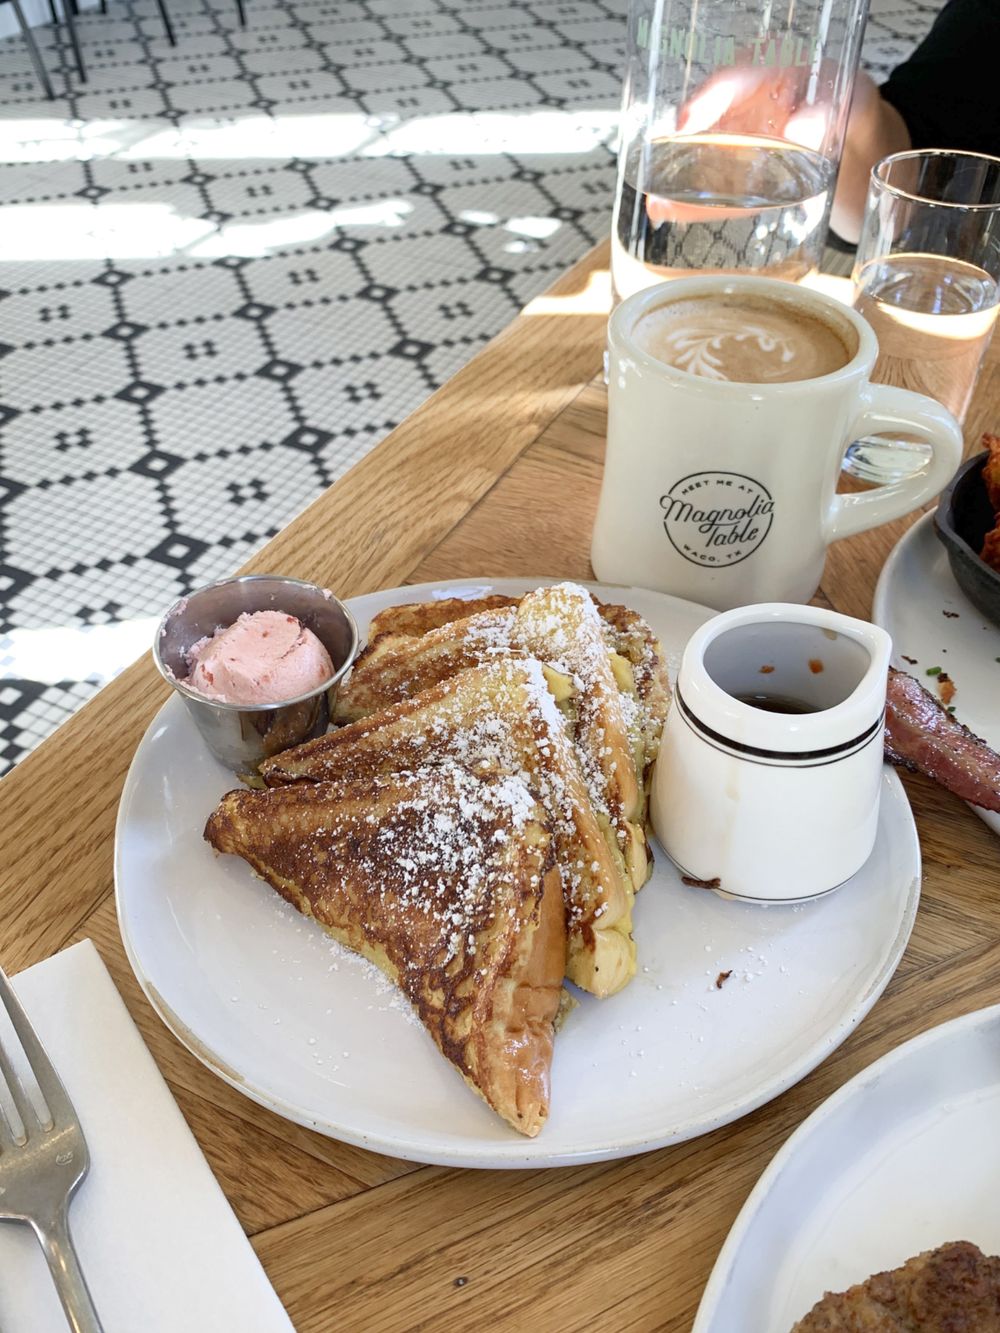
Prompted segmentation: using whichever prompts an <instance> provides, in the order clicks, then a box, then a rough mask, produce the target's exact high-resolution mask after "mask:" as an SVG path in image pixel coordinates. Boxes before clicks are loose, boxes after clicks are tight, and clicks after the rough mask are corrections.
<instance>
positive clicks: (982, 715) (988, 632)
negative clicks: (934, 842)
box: [872, 514, 1000, 833]
mask: <svg viewBox="0 0 1000 1333" xmlns="http://www.w3.org/2000/svg"><path fill="white" fill-rule="evenodd" d="M872 619H873V620H874V621H875V624H876V625H881V626H882V628H883V629H884V630H887V631H888V632H889V634H891V635H892V649H893V653H892V664H893V666H896V667H899V668H900V670H901V671H909V672H910V674H911V675H913V676H916V677H917V679H918V680H919V681H920V683H921V685H925V686H926V687H927V688H928V689H929V690H931V691H933V688H934V680H933V677H930V676H928V675H927V674H926V673H927V671H928V669H929V668H931V667H941V668H942V670H944V671H947V673H948V675H949V676H951V678H952V680H953V681H954V682H955V698H954V700H953V702H954V705H955V716H956V717H957V718H958V720H959V721H960V722H964V723H965V725H966V726H967V727H968V728H969V730H970V731H974V732H975V733H976V735H977V736H981V737H982V738H983V740H984V741H987V742H988V743H989V744H990V745H992V747H993V748H994V750H1000V629H998V628H997V627H996V625H994V624H992V623H991V622H990V621H989V620H986V619H985V618H984V617H983V616H982V615H981V614H980V613H979V612H978V611H977V610H976V608H975V607H974V606H973V605H972V603H971V602H970V601H969V599H968V598H967V597H966V595H965V593H964V592H963V591H962V589H961V588H960V587H959V586H958V584H957V583H956V582H955V579H954V576H953V575H952V572H951V566H950V565H949V564H948V553H947V552H946V551H945V549H944V547H943V546H942V545H941V543H940V542H939V541H938V539H937V538H936V537H935V535H934V515H933V514H925V515H924V517H923V518H921V519H919V520H918V521H917V522H916V523H914V525H913V527H912V528H910V529H909V530H908V531H907V532H905V533H904V534H903V536H902V537H901V538H900V539H899V541H898V542H897V543H896V545H895V546H894V547H893V550H892V552H891V554H890V555H889V559H888V560H887V561H886V562H885V566H884V567H883V569H882V573H881V575H880V577H879V581H878V584H877V586H876V588H875V601H874V603H873V604H872ZM910 658H914V659H916V660H915V661H910V660H909V659H910ZM970 808H971V809H972V810H974V811H975V812H976V814H977V815H978V816H979V817H980V819H983V820H985V821H986V823H987V824H989V826H990V828H991V829H993V831H994V832H995V833H1000V815H998V814H996V813H994V812H993V811H991V810H981V809H980V808H979V806H976V805H974V806H971V807H970Z"/></svg>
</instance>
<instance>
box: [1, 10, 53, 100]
mask: <svg viewBox="0 0 1000 1333" xmlns="http://www.w3.org/2000/svg"><path fill="white" fill-rule="evenodd" d="M11 2H12V4H13V6H14V13H15V15H16V16H17V21H18V24H19V25H20V28H21V32H22V34H23V36H24V41H25V45H26V46H27V48H28V54H29V55H30V56H31V63H32V64H33V65H34V67H35V73H36V74H37V75H38V81H39V83H40V84H41V85H42V87H43V88H44V89H45V96H46V97H47V98H48V99H49V101H50V102H53V101H55V96H56V95H55V93H54V92H53V91H52V82H51V80H50V79H49V72H48V70H47V69H46V68H45V64H44V62H43V60H42V56H41V52H40V51H39V49H38V46H37V44H36V42H35V38H34V35H33V34H32V31H31V27H30V25H29V23H28V21H27V19H25V17H24V11H23V10H22V9H21V4H20V0H11Z"/></svg>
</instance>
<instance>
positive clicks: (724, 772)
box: [650, 603, 892, 902]
mask: <svg viewBox="0 0 1000 1333" xmlns="http://www.w3.org/2000/svg"><path fill="white" fill-rule="evenodd" d="M891 648H892V641H891V640H890V638H889V636H888V634H886V632H885V631H884V630H882V629H879V628H878V627H877V626H875V625H869V624H866V623H865V622H864V621H861V620H852V619H851V618H850V617H848V616H842V615H839V614H838V613H837V612H835V611H827V610H825V609H823V608H821V607H816V606H797V605H788V604H766V603H765V604H764V605H757V606H746V607H741V608H739V609H738V610H736V611H726V612H724V613H723V614H722V615H718V616H715V617H714V618H713V619H712V620H709V621H708V622H706V624H704V625H702V626H701V628H700V629H698V630H696V631H695V632H694V634H693V635H692V636H691V638H690V639H689V641H688V644H687V646H686V648H685V649H684V656H683V658H682V660H681V667H680V672H679V673H678V677H677V686H676V689H675V691H674V697H673V701H672V703H671V706H670V712H669V713H668V714H667V722H666V726H665V727H664V731H663V740H662V743H661V746H660V754H659V758H658V759H657V761H656V767H655V769H654V772H653V786H652V791H651V795H650V821H651V823H652V825H653V830H654V832H655V833H656V835H657V837H658V838H659V839H660V841H661V842H662V843H663V846H664V847H665V849H666V851H667V852H668V853H669V855H670V857H671V858H672V859H673V860H674V862H675V863H676V864H677V865H678V866H679V867H680V869H681V871H682V872H683V874H685V875H686V876H687V877H688V880H689V882H694V883H696V884H697V885H701V886H704V887H705V888H713V889H718V890H720V891H721V892H722V893H724V894H728V895H731V896H732V897H736V898H745V899H749V900H751V901H754V902H799V901H802V900H804V899H807V898H814V897H817V896H819V895H820V894H824V893H829V892H830V890H831V889H834V888H837V887H838V885H840V884H842V883H844V881H845V880H848V879H850V877H851V876H852V875H854V874H855V873H856V872H857V871H858V870H860V869H861V867H862V866H863V865H864V863H865V862H866V861H867V860H868V857H869V856H870V855H871V851H872V848H873V847H874V845H875V836H876V833H877V830H878V809H879V794H880V791H881V785H882V768H883V756H882V745H883V732H884V729H885V691H886V681H887V677H888V670H889V654H890V651H891ZM749 699H755V700H756V701H757V702H756V703H751V702H748V700H749ZM794 706H797V707H799V708H802V709H808V710H810V711H773V710H781V709H785V710H791V709H792V708H793V707H794Z"/></svg>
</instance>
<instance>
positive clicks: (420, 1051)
mask: <svg viewBox="0 0 1000 1333" xmlns="http://www.w3.org/2000/svg"><path fill="white" fill-rule="evenodd" d="M543 582H545V580H541V579H538V580H530V581H529V580H497V581H496V582H492V583H478V584H473V583H471V582H464V583H461V584H455V585H451V586H447V587H444V586H440V585H438V586H425V587H410V588H398V589H393V590H392V591H389V592H383V593H378V594H376V595H373V596H370V597H361V598H358V599H356V600H355V601H354V602H352V603H351V609H352V610H353V612H354V614H355V616H356V617H357V620H358V625H359V629H360V630H361V632H362V635H364V632H365V630H366V628H367V625H368V623H369V620H370V619H371V617H372V616H373V615H374V614H375V612H376V611H379V610H381V609H382V608H383V607H386V606H390V605H392V604H393V603H397V602H401V601H415V600H426V599H427V598H429V597H432V596H435V595H439V596H452V595H456V594H457V593H463V594H465V595H469V596H471V595H473V594H475V593H479V592H485V591H488V590H491V589H492V590H496V591H500V592H509V593H514V594H520V593H522V592H524V591H526V590H527V589H528V588H531V587H536V586H538V585H539V584H540V583H543ZM596 590H597V591H598V592H602V591H603V595H604V596H606V597H608V598H611V599H613V600H616V601H624V602H626V603H628V605H630V606H633V607H635V608H636V610H638V611H640V612H641V613H642V614H643V615H645V616H646V617H647V618H648V619H649V621H650V623H651V624H652V625H653V627H654V629H655V630H656V632H657V633H658V634H659V635H660V637H661V639H662V642H663V644H664V647H665V648H666V650H667V652H668V654H669V656H670V660H671V664H672V666H673V667H674V668H676V665H677V662H678V659H679V655H680V653H681V651H682V649H683V646H684V644H685V642H686V641H687V639H688V637H689V636H690V634H691V633H692V632H693V630H694V629H695V628H696V627H697V626H698V625H699V624H701V623H702V622H703V621H704V620H705V619H706V618H707V617H708V616H709V615H710V614H711V613H710V612H708V611H706V610H705V609H704V608H702V607H696V606H692V605H691V604H689V603H686V602H680V601H677V600H675V599H673V598H670V597H665V596H662V595H660V594H656V593H651V592H645V591H642V590H638V589H624V588H610V589H605V590H601V589H600V588H598V589H596ZM234 785H235V784H234V780H233V778H232V776H231V774H229V773H228V772H227V771H226V770H225V769H223V768H222V767H220V766H219V765H218V764H217V763H216V761H215V760H214V759H213V758H212V757H211V756H210V755H209V754H208V752H207V751H206V750H205V748H204V746H203V745H202V744H201V743H200V740H199V738H198V736H197V734H196V733H195V731H194V729H193V727H192V725H191V724H190V723H189V721H188V718H187V714H186V712H185V710H184V707H183V704H182V702H181V700H180V699H177V698H175V699H172V700H171V701H170V702H169V703H168V704H166V705H165V706H164V708H163V709H162V710H161V711H160V713H159V714H158V716H157V717H156V718H155V720H154V721H153V723H152V725H151V726H150V728H149V730H148V732H147V733H146V735H145V737H144V739H143V741H142V743H141V744H140V746H139V748H138V750H137V751H136V755H135V759H134V760H133V763H132V768H131V771H130V773H129V775H128V779H127V781H126V784H125V790H124V793H123V795H122V802H121V809H120V812H119V817H118V829H117V845H116V860H115V875H116V888H117V902H118V917H119V922H120V924H121V931H122V936H123V938H124V941H125V948H126V950H127V952H128V956H129V960H130V962H131V964H132V966H133V968H134V969H135V973H136V976H137V977H138V978H139V981H140V983H141V984H142V986H143V988H144V990H145V992H146V994H147V996H148V997H149V999H150V1001H151V1002H152V1004H153V1006H154V1007H155V1008H156V1009H157V1011H158V1012H159V1014H160V1016H161V1017H162V1018H163V1020H164V1022H166V1024H167V1026H168V1027H170V1028H171V1030H172V1031H173V1032H174V1033H175V1034H176V1035H177V1036H178V1037H179V1038H180V1040H181V1041H182V1042H184V1044H185V1045H186V1046H188V1047H189V1049H190V1050H192V1051H193V1052H194V1053H195V1054H196V1055H197V1056H198V1057H199V1058H200V1059H201V1060H203V1061H204V1062H205V1063H206V1064H207V1065H208V1066H209V1067H210V1068H211V1069H214V1070H215V1071H216V1072H217V1073H218V1074H219V1075H220V1076H221V1077H222V1078H224V1079H226V1080H227V1081H228V1082H230V1083H232V1084H233V1085H234V1086H235V1087H238V1088H239V1089H240V1090H241V1091H242V1092H245V1093H246V1094H247V1095H248V1096H249V1097H252V1098H254V1099H255V1100H256V1101H259V1102H261V1103H263V1104H264V1105H265V1106H269V1107H271V1108H272V1109H273V1110H276V1111H277V1112H278V1113H279V1114H281V1115H285V1116H287V1117H289V1118H290V1119H292V1120H296V1121H299V1122H300V1123H302V1124H305V1125H309V1126H310V1127H312V1128H315V1129H318V1130H320V1131H321V1132H323V1133H325V1134H330V1135H333V1136H334V1137H336V1138H341V1139H345V1140H347V1141H348V1142H351V1143H357V1144H360V1145H361V1146H363V1147H366V1148H371V1149H374V1150H376V1151H379V1152H387V1153H391V1154H393V1155H395V1156H398V1157H407V1158H413V1159H416V1160H418V1161H426V1162H440V1163H446V1164H457V1165H462V1166H481V1167H503V1166H506V1167H515V1166H525V1167H526V1166H558V1165H562V1164H566V1163H570V1162H582V1161H596V1160H601V1159H603V1158H609V1157H618V1156H626V1155H628V1154H630V1153H635V1152H641V1151H644V1150H646V1149H649V1148H656V1147H660V1146H661V1145H663V1144H666V1143H673V1142H678V1141H680V1140H682V1139H687V1138H691V1137H692V1136H694V1135H696V1134H701V1133H704V1132H705V1131H707V1130H710V1129H713V1128H715V1127H716V1126H717V1125H721V1124H724V1123H726V1122H727V1121H730V1120H734V1119H736V1117H738V1116H741V1115H744V1114H746V1112H748V1111H750V1110H752V1109H754V1108H755V1107H757V1106H760V1105H761V1104H762V1103H763V1102H766V1101H768V1100H770V1099H771V1098H772V1097H775V1096H777V1095H778V1093H780V1092H783V1091H784V1089H785V1088H787V1087H789V1086H790V1085H791V1084H793V1083H795V1082H796V1081H797V1080H798V1079H801V1078H802V1077H803V1076H804V1075H805V1074H806V1073H808V1072H809V1070H811V1069H812V1068H814V1066H815V1065H817V1064H818V1063H819V1061H820V1060H822V1059H823V1058H824V1057H825V1056H826V1055H828V1054H829V1053H830V1051H832V1050H833V1049H834V1048H835V1047H836V1046H838V1045H839V1044H840V1043H841V1042H842V1041H843V1040H844V1039H845V1037H847V1035H848V1034H849V1033H850V1031H851V1029H852V1028H853V1027H854V1025H855V1024H856V1023H858V1022H859V1020H860V1019H861V1018H862V1017H863V1016H864V1014H865V1013H867V1011H868V1010H869V1008H870V1007H871V1006H872V1004H874V1002H875V1000H876V999H877V997H878V996H879V995H880V994H881V992H882V990H883V988H884V987H885V985H886V983H887V982H888V980H889V977H890V976H891V975H892V972H893V970H894V969H895V966H896V963H897V962H898V960H899V957H900V955H901V954H902V951H903V949H904V947H905V945H906V941H907V938H908V937H909V933H910V928H911V926H912V923H913V917H914V913H915V911H916V906H917V899H918V896H919V882H920V851H919V846H918V843H917V836H916V830H915V828H914V825H913V818H912V816H911V814H910V808H909V805H908V804H907V801H906V798H905V796H904V794H903V791H902V787H901V785H900V783H899V781H898V779H897V778H896V776H895V775H894V774H892V773H890V772H889V771H888V770H887V771H886V774H885V782H884V786H883V791H882V805H881V810H882V813H881V817H880V823H879V835H878V841H877V844H876V847H875V851H874V852H873V854H872V857H871V860H870V861H869V863H868V865H867V866H866V867H865V868H864V869H863V870H862V871H861V872H860V873H859V874H858V875H857V876H856V877H855V878H854V880H852V881H851V882H850V883H849V884H847V885H845V886H844V887H843V888H841V889H839V890H838V891H837V892H836V893H834V894H831V895H830V896H829V897H827V898H823V899H821V900H819V901H817V902H814V903H809V904H806V905H802V906H790V905H788V906H772V907H760V906H755V905H753V904H741V903H735V902H727V901H724V900H723V899H721V898H719V897H717V896H716V895H714V894H712V893H707V892H706V891H705V890H703V889H693V888H687V887H685V886H683V885H682V884H681V883H680V880H679V877H678V875H677V873H676V871H675V870H674V869H673V867H672V866H671V865H670V863H669V862H668V861H667V858H666V856H665V854H664V853H663V852H662V851H660V850H657V851H656V858H657V860H656V869H655V872H654V877H653V879H652V880H651V882H650V883H649V884H648V885H647V886H646V887H645V888H644V889H643V891H642V893H641V894H640V895H639V900H638V903H637V905H636V913H635V933H636V938H637V941H638V956H639V969H638V975H637V976H636V978H635V980H634V981H633V982H632V983H631V984H630V985H629V986H628V987H626V989H625V990H624V991H622V992H621V994H619V995H616V996H614V997H612V998H611V999H608V1000H604V1001H598V1000H595V999H593V998H592V997H591V996H586V995H585V996H582V997H581V1003H580V1007H579V1008H578V1009H577V1010H575V1011H574V1012H573V1013H572V1014H571V1015H570V1018H569V1020H568V1021H567V1023H566V1025H565V1028H564V1029H563V1030H562V1031H561V1032H560V1034H559V1038H558V1041H557V1042H556V1053H555V1062H554V1067H553V1076H552V1113H551V1115H550V1118H549V1121H548V1123H547V1124H546V1126H545V1128H544V1129H543V1130H542V1132H541V1134H540V1135H539V1137H538V1138H537V1139H534V1140H527V1139H524V1138H522V1137H521V1136H520V1135H518V1134H516V1133H515V1132H514V1131H513V1130H510V1129H508V1128H507V1127H506V1126H505V1125H503V1124H502V1123H501V1122H500V1121H499V1120H498V1119H497V1118H496V1117H495V1116H494V1115H493V1113H492V1112H491V1111H490V1110H488V1108H487V1107H486V1106H485V1105H483V1104H482V1103H481V1102H480V1101H479V1100H478V1098H476V1097H475V1096H474V1095H473V1094H472V1093H471V1092H469V1091H468V1090H467V1089H466V1088H465V1087H464V1085H463V1084H462V1082H461V1081H460V1079H459V1077H458V1075H457V1073H456V1072H455V1070H454V1069H452V1068H451V1067H450V1066H449V1065H448V1064H447V1062H446V1061H445V1060H443V1059H442V1058H441V1056H440V1055H439V1053H438V1052H437V1050H436V1048H435V1047H434V1045H433V1043H432V1042H431V1039H430V1037H429V1036H427V1035H426V1034H425V1033H424V1031H423V1030H422V1028H420V1027H418V1026H415V1024H414V1022H413V1020H412V1019H411V1018H410V1016H409V1014H408V1012H407V1011H406V1006H405V1005H404V1004H403V1002H402V1001H401V1000H400V999H399V998H398V996H397V994H396V992H395V991H394V990H393V988H392V987H390V986H389V985H388V984H387V983H386V982H384V981H383V980H382V979H381V978H380V977H378V974H377V973H373V969H372V968H370V967H369V966H368V965H367V964H365V963H364V962H362V961H361V960H360V959H357V958H355V957H354V956H353V955H350V954H348V953H346V952H345V951H344V950H343V949H341V948H340V947H339V946H338V945H336V944H333V943H331V942H330V940H329V939H328V938H327V937H326V936H325V935H324V934H323V933H322V931H321V930H320V929H319V927H317V926H316V925H315V924H314V923H312V922H309V921H307V920H305V919H304V918H302V917H300V916H299V915H298V914H297V913H296V912H295V911H294V910H293V909H291V908H290V907H287V906H286V905H285V904H284V903H283V902H282V900H281V899H279V898H278V896H277V894H275V893H273V892H272V890H271V889H269V888H268V887H267V885H266V884H264V883H262V882H261V881H260V880H257V879H255V878H254V877H253V876H252V875H251V873H250V871H249V869H248V868H247V866H246V865H245V864H244V863H243V862H242V861H240V860H238V859H237V858H236V857H219V856H216V855H215V854H214V853H213V852H212V851H211V849H210V848H209V846H208V845H207V844H206V843H205V842H203V841H202V837H201V831H202V827H203V825H204V823H205V819H206V817H207V816H208V814H209V813H210V812H211V810H212V809H213V808H214V806H215V804H216V802H217V801H218V799H219V797H220V796H221V795H222V794H223V792H225V791H227V790H229V789H230V788H231V787H233V786H234ZM729 970H731V971H732V976H731V977H730V978H729V980H728V981H727V982H726V983H725V985H724V986H723V987H722V988H721V989H717V988H716V985H715V981H716V978H717V977H718V976H719V974H720V972H724V971H729Z"/></svg>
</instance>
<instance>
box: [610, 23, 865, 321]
mask: <svg viewBox="0 0 1000 1333" xmlns="http://www.w3.org/2000/svg"><path fill="white" fill-rule="evenodd" d="M867 9H868V0H761V3H759V4H758V3H749V2H748V0H631V4H630V8H629V29H628V52H629V54H628V63H627V68H626V75H625V89H624V96H623V103H622V121H621V147H620V151H619V159H618V188H617V192H616V197H615V214H614V227H613V231H612V278H613V281H614V289H615V297H616V299H621V298H623V297H625V296H629V295H631V294H632V293H633V292H635V291H638V290H639V289H640V288H642V287H648V286H650V285H652V284H653V283H655V282H660V281H662V280H663V279H664V278H670V277H675V276H679V275H681V274H690V273H692V272H693V271H704V270H710V271H721V272H730V273H741V272H756V273H761V274H766V275H768V276H770V277H777V278H788V279H790V280H793V281H795V280H799V279H801V278H804V277H806V276H808V275H809V274H810V273H812V272H814V271H815V270H816V269H817V267H818V266H819V261H820V257H821V255H822V250H823V243H824V240H825V238H826V229H827V220H828V218H829V213H830V204H831V202H832V195H833V186H834V182H835V180H836V175H837V166H838V163H839V161H840V152H841V148H842V145H843V139H844V130H845V128H846V124H847V116H848V111H849V109H850V102H851V90H852V87H853V83H854V75H855V71H856V69H857V63H858V53H859V50H860V43H861V36H862V32H863V29H864V20H865V17H866V14H867Z"/></svg>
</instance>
